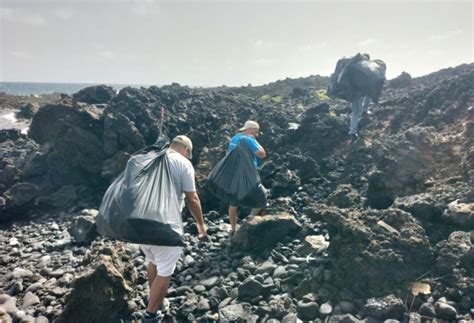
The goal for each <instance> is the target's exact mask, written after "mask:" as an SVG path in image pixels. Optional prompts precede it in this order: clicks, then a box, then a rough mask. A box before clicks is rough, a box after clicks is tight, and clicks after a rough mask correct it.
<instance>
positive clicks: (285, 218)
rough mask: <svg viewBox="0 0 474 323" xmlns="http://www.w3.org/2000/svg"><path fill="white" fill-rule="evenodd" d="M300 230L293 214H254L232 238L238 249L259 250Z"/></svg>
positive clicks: (271, 245)
mask: <svg viewBox="0 0 474 323" xmlns="http://www.w3.org/2000/svg"><path fill="white" fill-rule="evenodd" d="M300 230H301V225H300V224H299V223H298V221H297V220H296V219H295V217H294V216H292V215H290V214H287V213H279V214H275V215H265V216H254V217H253V218H251V219H249V220H248V221H247V222H245V223H244V224H243V225H242V226H241V227H240V228H239V230H237V232H236V233H235V235H234V237H233V238H232V245H233V246H234V247H235V248H237V249H240V250H246V251H252V252H260V251H263V250H265V249H267V248H271V247H273V246H274V245H275V244H276V243H278V242H282V241H284V240H285V239H287V238H288V237H292V236H294V235H295V234H297V233H298V232H299V231H300Z"/></svg>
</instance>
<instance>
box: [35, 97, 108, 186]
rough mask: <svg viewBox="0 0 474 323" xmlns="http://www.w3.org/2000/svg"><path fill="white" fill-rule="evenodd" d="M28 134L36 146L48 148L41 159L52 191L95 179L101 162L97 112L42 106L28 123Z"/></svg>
mask: <svg viewBox="0 0 474 323" xmlns="http://www.w3.org/2000/svg"><path fill="white" fill-rule="evenodd" d="M29 135H30V137H31V138H32V139H33V140H35V141H36V142H38V143H40V144H45V143H49V145H50V149H49V150H48V151H47V152H45V154H46V155H47V157H45V158H46V160H47V169H48V177H49V182H50V185H52V186H53V187H54V188H59V187H61V186H62V185H68V184H72V185H78V184H80V183H87V184H90V183H91V182H92V183H94V182H97V180H98V179H99V176H97V175H100V173H101V172H102V162H103V161H104V159H105V154H104V146H103V144H102V137H103V118H102V111H101V110H99V109H97V108H96V107H94V106H77V107H73V106H70V105H66V104H56V105H46V106H43V107H41V108H40V110H39V111H38V113H36V115H35V116H34V118H33V120H32V122H31V126H30V132H29Z"/></svg>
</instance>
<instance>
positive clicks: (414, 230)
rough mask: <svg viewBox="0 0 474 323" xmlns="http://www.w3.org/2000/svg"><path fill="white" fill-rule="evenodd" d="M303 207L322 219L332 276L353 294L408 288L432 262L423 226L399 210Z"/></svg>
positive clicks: (314, 205) (371, 293)
mask: <svg viewBox="0 0 474 323" xmlns="http://www.w3.org/2000/svg"><path fill="white" fill-rule="evenodd" d="M304 211H305V213H307V214H308V215H309V216H310V217H311V218H313V219H315V220H323V221H325V222H327V224H328V229H329V233H330V236H331V237H332V238H331V243H330V245H329V249H328V253H329V254H330V255H331V257H332V262H333V268H334V269H333V274H334V275H335V276H334V280H335V282H336V284H337V285H340V287H343V288H349V289H351V290H352V291H353V292H355V293H357V294H361V295H377V294H379V293H382V292H387V291H395V290H398V289H399V288H401V286H407V287H408V285H409V284H410V283H412V282H413V281H414V280H415V279H416V278H417V277H419V276H420V275H422V274H424V273H425V272H427V271H428V270H430V268H431V266H432V264H433V260H434V259H433V251H432V249H431V246H430V243H429V240H428V237H427V236H426V233H425V230H424V229H423V227H422V226H421V225H420V223H419V222H418V221H417V220H416V219H415V218H414V217H413V216H412V215H411V214H409V213H407V212H405V211H402V210H399V209H387V210H368V211H363V212H359V211H356V210H349V209H338V208H335V207H328V206H326V205H322V204H313V205H312V206H310V207H308V208H306V209H305V210H304ZM348 241H350V243H348ZM407 264H410V265H409V266H408V265H407Z"/></svg>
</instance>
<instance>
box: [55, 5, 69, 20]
mask: <svg viewBox="0 0 474 323" xmlns="http://www.w3.org/2000/svg"><path fill="white" fill-rule="evenodd" d="M54 15H55V16H56V17H58V18H59V19H62V20H69V19H71V18H72V17H73V16H74V10H72V9H71V8H66V7H64V8H57V9H55V10H54Z"/></svg>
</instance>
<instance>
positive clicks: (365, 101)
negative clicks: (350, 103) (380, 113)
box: [361, 96, 371, 114]
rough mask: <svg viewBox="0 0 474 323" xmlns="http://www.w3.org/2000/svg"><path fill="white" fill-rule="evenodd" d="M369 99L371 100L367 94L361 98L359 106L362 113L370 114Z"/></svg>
mask: <svg viewBox="0 0 474 323" xmlns="http://www.w3.org/2000/svg"><path fill="white" fill-rule="evenodd" d="M370 101H371V100H370V98H369V97H368V96H364V97H363V98H362V108H361V111H362V113H366V114H370V112H369V105H370Z"/></svg>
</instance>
